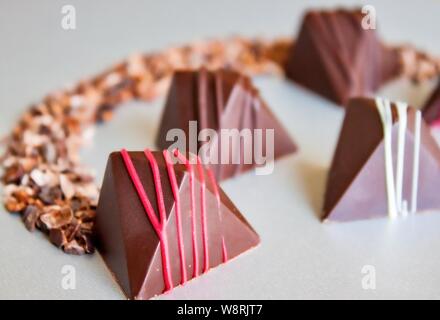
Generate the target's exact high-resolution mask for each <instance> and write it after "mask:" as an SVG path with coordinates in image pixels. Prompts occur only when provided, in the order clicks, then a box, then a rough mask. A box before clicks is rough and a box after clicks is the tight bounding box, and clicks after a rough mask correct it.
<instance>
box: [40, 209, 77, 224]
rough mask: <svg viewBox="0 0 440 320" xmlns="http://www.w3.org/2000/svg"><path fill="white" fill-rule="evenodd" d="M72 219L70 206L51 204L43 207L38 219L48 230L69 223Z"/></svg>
mask: <svg viewBox="0 0 440 320" xmlns="http://www.w3.org/2000/svg"><path fill="white" fill-rule="evenodd" d="M72 219H73V214H72V209H71V208H70V207H63V208H61V207H60V206H57V205H55V206H51V207H47V208H45V211H44V212H43V213H42V214H41V216H40V220H41V222H42V223H43V224H44V225H45V226H46V228H47V229H48V230H52V229H59V228H61V227H63V226H66V225H68V224H69V223H71V221H72Z"/></svg>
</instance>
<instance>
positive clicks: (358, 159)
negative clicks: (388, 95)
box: [323, 98, 440, 221]
mask: <svg viewBox="0 0 440 320" xmlns="http://www.w3.org/2000/svg"><path fill="white" fill-rule="evenodd" d="M439 188H440V149H439V147H438V145H437V143H436V142H435V140H434V139H433V137H432V136H431V134H430V132H429V128H428V127H427V126H426V124H425V123H424V122H423V120H421V115H420V111H417V110H416V109H414V108H411V107H407V105H406V104H404V103H390V102H388V101H386V100H383V99H380V98H378V99H376V100H375V99H367V98H356V99H352V100H350V103H349V105H348V108H347V111H346V115H345V119H344V123H343V126H342V130H341V133H340V136H339V141H338V145H337V148H336V152H335V155H334V157H333V162H332V165H331V168H330V172H329V176H328V181H327V188H326V194H325V202H324V210H323V211H324V217H323V218H324V219H326V220H331V221H349V220H360V219H369V218H373V217H379V216H389V217H391V218H395V217H398V216H406V215H408V214H412V213H415V212H420V211H426V210H432V209H440V197H438V195H437V190H439Z"/></svg>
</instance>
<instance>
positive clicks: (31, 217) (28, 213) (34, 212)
mask: <svg viewBox="0 0 440 320" xmlns="http://www.w3.org/2000/svg"><path fill="white" fill-rule="evenodd" d="M40 214H41V211H40V209H39V208H38V207H37V206H34V205H30V206H27V207H26V209H25V210H24V212H23V216H22V218H23V222H24V225H25V226H26V229H28V230H29V231H34V230H35V226H36V223H37V221H38V218H39V217H40Z"/></svg>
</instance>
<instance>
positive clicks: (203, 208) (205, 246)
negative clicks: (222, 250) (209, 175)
mask: <svg viewBox="0 0 440 320" xmlns="http://www.w3.org/2000/svg"><path fill="white" fill-rule="evenodd" d="M197 170H198V173H199V179H200V211H201V216H202V239H203V253H204V257H203V258H204V259H203V272H207V271H208V270H209V249H208V226H207V221H206V203H205V176H204V173H203V166H202V163H201V160H200V157H198V156H197Z"/></svg>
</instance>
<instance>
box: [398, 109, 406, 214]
mask: <svg viewBox="0 0 440 320" xmlns="http://www.w3.org/2000/svg"><path fill="white" fill-rule="evenodd" d="M396 107H397V115H398V117H399V135H398V141H397V169H396V206H397V211H398V212H400V213H401V214H402V215H403V216H406V215H407V207H408V205H407V203H406V201H404V202H403V201H402V192H403V173H404V165H405V135H406V125H407V109H408V104H406V103H404V102H397V103H396Z"/></svg>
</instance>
